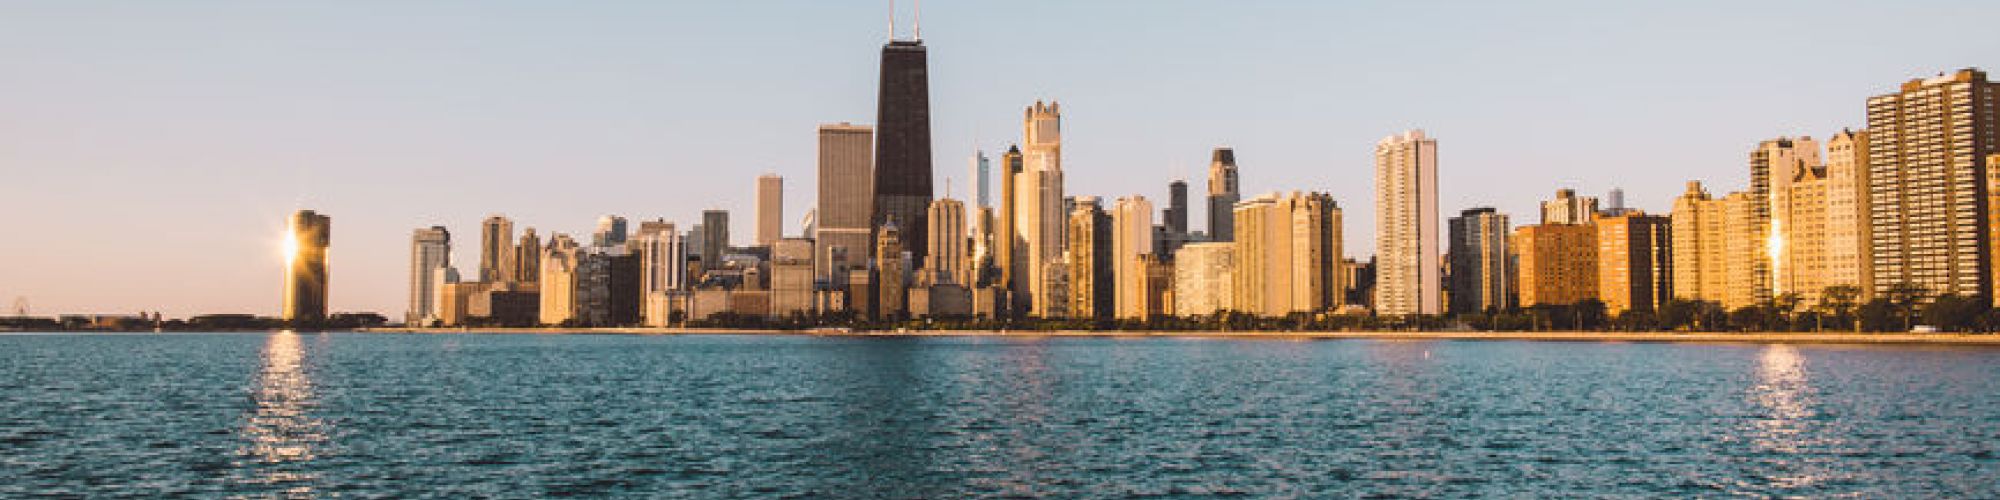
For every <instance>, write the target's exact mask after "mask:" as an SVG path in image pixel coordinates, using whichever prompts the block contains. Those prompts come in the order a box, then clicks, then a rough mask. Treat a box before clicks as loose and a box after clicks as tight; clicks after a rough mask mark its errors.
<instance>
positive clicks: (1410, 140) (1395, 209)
mask: <svg viewBox="0 0 2000 500" xmlns="http://www.w3.org/2000/svg"><path fill="white" fill-rule="evenodd" d="M1437 217H1438V215H1437V139H1433V138H1430V137H1426V136H1425V135H1424V132H1423V131H1422V130H1411V131H1408V132H1404V133H1401V134H1397V135H1392V136H1389V137H1386V138H1383V139H1382V141H1381V142H1379V143H1377V144H1376V145H1375V254H1376V261H1375V310H1376V312H1377V313H1378V314H1382V315H1387V316H1403V315H1411V314H1438V313H1440V312H1443V307H1442V304H1441V303H1440V300H1439V297H1438V295H1439V293H1441V292H1442V291H1443V290H1442V289H1441V287H1440V286H1439V285H1440V283H1439V281H1440V280H1439V276H1438V275H1439V273H1440V272H1441V271H1442V270H1441V269H1440V268H1439V266H1438V241H1437V240H1438V234H1437V233H1438V227H1437ZM1237 258H1238V259H1239V261H1240V259H1243V258H1244V257H1243V256H1242V255H1241V253H1239V254H1238V256H1237ZM1523 303H1525V302H1523Z"/></svg>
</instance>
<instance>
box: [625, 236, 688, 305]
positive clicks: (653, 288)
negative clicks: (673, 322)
mask: <svg viewBox="0 0 2000 500" xmlns="http://www.w3.org/2000/svg"><path fill="white" fill-rule="evenodd" d="M632 242H633V246H634V247H635V248H634V251H635V252H637V253H638V256H639V293H640V294H641V295H642V296H643V297H644V300H646V301H647V304H646V305H645V306H643V307H642V308H641V312H640V319H641V320H642V321H644V322H645V323H646V324H647V325H650V326H666V325H668V324H669V323H670V318H669V317H666V316H655V315H656V314H672V313H673V311H674V308H673V307H671V303H672V301H673V299H674V297H678V296H680V295H681V294H682V293H684V292H686V291H687V290H688V288H689V287H688V261H687V255H688V247H687V239H686V238H685V237H682V236H681V233H680V230H679V229H677V228H675V227H674V223H672V222H667V221H666V220H664V219H660V220H652V221H643V222H640V223H639V232H638V233H637V234H635V235H633V238H632Z"/></svg>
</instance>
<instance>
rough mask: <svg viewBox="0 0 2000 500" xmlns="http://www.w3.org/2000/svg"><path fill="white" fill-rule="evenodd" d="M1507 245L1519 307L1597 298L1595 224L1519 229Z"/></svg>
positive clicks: (1570, 303) (1536, 226) (1568, 302)
mask: <svg viewBox="0 0 2000 500" xmlns="http://www.w3.org/2000/svg"><path fill="white" fill-rule="evenodd" d="M1508 246H1511V247H1513V250H1514V257H1515V263H1516V265H1517V266H1518V267H1517V268H1516V273H1517V274H1516V276H1518V278H1519V281H1517V282H1515V286H1516V287H1517V288H1516V291H1517V292H1518V293H1519V294H1520V295H1519V296H1518V299H1519V300H1520V303H1521V307H1524V308H1525V307H1534V306H1541V305H1573V304H1576V303H1578V302H1582V301H1584V300H1589V299H1595V298H1597V278H1598V272H1597V225H1596V224H1539V225H1534V226H1521V227H1519V228H1515V229H1514V236H1513V238H1512V241H1509V242H1508ZM1378 279H1379V278H1378Z"/></svg>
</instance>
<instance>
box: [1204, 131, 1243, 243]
mask: <svg viewBox="0 0 2000 500" xmlns="http://www.w3.org/2000/svg"><path fill="white" fill-rule="evenodd" d="M1242 198H1243V195H1242V191H1241V190H1240V188H1239V187H1238V186H1237V179H1236V150H1234V149H1230V148H1215V151H1214V152H1212V153H1211V154H1210V156H1209V160H1208V239H1209V241H1235V239H1236V226H1235V223H1236V215H1235V211H1236V202H1238V201H1241V200H1242Z"/></svg>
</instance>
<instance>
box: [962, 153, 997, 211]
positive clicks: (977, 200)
mask: <svg viewBox="0 0 2000 500" xmlns="http://www.w3.org/2000/svg"><path fill="white" fill-rule="evenodd" d="M990 170H991V167H989V166H988V164H987V161H986V152H985V151H978V150H974V151H973V152H972V171H971V172H970V174H971V176H972V181H971V182H967V183H966V184H968V186H967V187H968V188H970V189H971V190H972V192H971V194H968V195H966V196H967V197H968V198H971V200H970V201H971V202H972V208H973V209H974V210H977V209H981V208H986V207H990V206H993V195H992V192H993V191H992V189H993V188H992V187H991V184H989V183H990V182H992V181H991V180H990V179H992V178H993V173H992V172H991V171H990Z"/></svg>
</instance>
